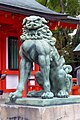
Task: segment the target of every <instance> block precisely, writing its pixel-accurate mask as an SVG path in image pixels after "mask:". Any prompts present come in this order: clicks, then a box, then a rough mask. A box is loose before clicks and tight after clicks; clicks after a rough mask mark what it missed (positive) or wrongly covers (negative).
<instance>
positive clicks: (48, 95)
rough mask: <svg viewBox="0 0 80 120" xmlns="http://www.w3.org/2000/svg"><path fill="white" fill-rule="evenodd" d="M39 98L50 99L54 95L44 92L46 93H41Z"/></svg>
mask: <svg viewBox="0 0 80 120" xmlns="http://www.w3.org/2000/svg"><path fill="white" fill-rule="evenodd" d="M41 97H42V98H43V99H51V98H53V97H54V94H53V93H52V92H46V93H43V94H42V96H41Z"/></svg>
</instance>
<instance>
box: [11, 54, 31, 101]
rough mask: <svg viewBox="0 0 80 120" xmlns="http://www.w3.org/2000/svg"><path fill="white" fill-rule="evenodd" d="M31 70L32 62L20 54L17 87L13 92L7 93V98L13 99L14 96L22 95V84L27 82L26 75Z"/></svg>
mask: <svg viewBox="0 0 80 120" xmlns="http://www.w3.org/2000/svg"><path fill="white" fill-rule="evenodd" d="M31 70H32V62H31V61H29V60H28V59H27V58H25V57H24V55H23V54H21V61H20V82H19V84H18V87H17V89H16V91H15V92H14V93H10V94H9V98H10V99H11V100H15V99H16V98H19V97H22V92H23V90H24V84H25V83H26V82H27V80H28V77H29V75H30V73H31Z"/></svg>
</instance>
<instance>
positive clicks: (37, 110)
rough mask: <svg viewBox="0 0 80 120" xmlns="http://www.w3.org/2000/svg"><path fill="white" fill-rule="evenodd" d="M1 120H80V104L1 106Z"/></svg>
mask: <svg viewBox="0 0 80 120" xmlns="http://www.w3.org/2000/svg"><path fill="white" fill-rule="evenodd" d="M0 120H80V104H67V105H56V106H47V107H35V106H22V105H7V104H0Z"/></svg>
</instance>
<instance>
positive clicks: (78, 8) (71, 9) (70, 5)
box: [36, 0, 80, 16]
mask: <svg viewBox="0 0 80 120" xmlns="http://www.w3.org/2000/svg"><path fill="white" fill-rule="evenodd" d="M36 1H38V2H39V3H41V4H42V5H44V6H46V7H48V8H50V9H52V10H54V11H56V12H61V6H60V0H36ZM63 5H64V11H65V13H68V14H69V15H72V16H76V15H78V14H80V4H79V3H78V0H63Z"/></svg>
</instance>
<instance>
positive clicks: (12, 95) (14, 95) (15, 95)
mask: <svg viewBox="0 0 80 120" xmlns="http://www.w3.org/2000/svg"><path fill="white" fill-rule="evenodd" d="M21 97H22V93H21V92H20V91H16V92H13V93H12V92H11V93H10V94H9V99H10V101H12V102H14V101H15V100H16V99H17V98H21Z"/></svg>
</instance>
